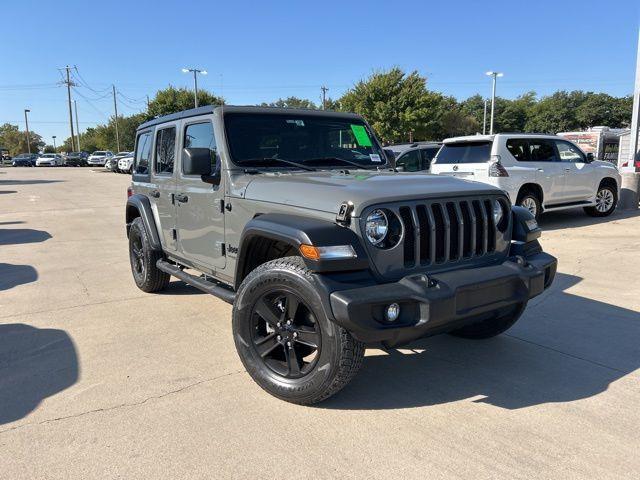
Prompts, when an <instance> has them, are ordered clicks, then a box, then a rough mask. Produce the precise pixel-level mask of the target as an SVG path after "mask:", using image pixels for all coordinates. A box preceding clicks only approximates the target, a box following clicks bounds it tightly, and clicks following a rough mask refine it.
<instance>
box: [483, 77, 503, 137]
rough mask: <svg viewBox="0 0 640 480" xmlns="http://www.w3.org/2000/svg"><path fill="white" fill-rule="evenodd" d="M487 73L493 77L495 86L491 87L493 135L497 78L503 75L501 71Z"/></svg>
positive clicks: (491, 130)
mask: <svg viewBox="0 0 640 480" xmlns="http://www.w3.org/2000/svg"><path fill="white" fill-rule="evenodd" d="M487 75H488V76H490V77H493V86H492V88H491V122H490V124H489V135H493V112H494V110H495V106H496V78H497V77H503V76H504V73H501V72H487Z"/></svg>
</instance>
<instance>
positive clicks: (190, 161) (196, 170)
mask: <svg viewBox="0 0 640 480" xmlns="http://www.w3.org/2000/svg"><path fill="white" fill-rule="evenodd" d="M182 172H183V173H184V174H185V175H199V176H200V177H201V178H202V181H203V182H206V183H210V184H212V185H218V184H219V183H220V165H219V164H218V163H216V168H215V171H214V172H213V173H212V172H211V150H209V149H208V148H195V147H194V148H183V149H182Z"/></svg>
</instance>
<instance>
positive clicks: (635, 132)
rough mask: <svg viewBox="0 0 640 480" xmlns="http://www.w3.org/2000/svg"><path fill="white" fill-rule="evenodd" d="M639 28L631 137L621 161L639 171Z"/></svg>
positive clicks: (632, 169) (631, 168)
mask: <svg viewBox="0 0 640 480" xmlns="http://www.w3.org/2000/svg"><path fill="white" fill-rule="evenodd" d="M639 137H640V30H639V31H638V53H637V58H636V84H635V88H634V92H633V113H632V115H631V138H629V155H630V157H629V158H628V159H624V158H623V159H622V162H623V163H624V162H625V161H628V162H629V163H628V165H629V171H631V172H633V171H640V170H639V169H638V167H636V163H635V162H636V160H640V159H637V158H636V154H637V153H638V143H640V138H639Z"/></svg>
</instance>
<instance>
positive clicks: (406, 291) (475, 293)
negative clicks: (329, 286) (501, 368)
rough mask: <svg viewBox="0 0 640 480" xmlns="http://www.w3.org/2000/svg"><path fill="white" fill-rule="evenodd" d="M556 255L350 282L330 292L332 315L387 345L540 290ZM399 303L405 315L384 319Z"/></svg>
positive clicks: (354, 332)
mask: <svg viewBox="0 0 640 480" xmlns="http://www.w3.org/2000/svg"><path fill="white" fill-rule="evenodd" d="M556 267H557V261H556V259H555V258H554V257H552V256H551V255H548V254H546V253H538V254H536V255H533V256H532V257H529V258H527V259H526V260H525V264H519V263H518V262H517V261H516V260H515V259H510V260H507V261H505V262H504V263H502V264H500V265H493V266H487V267H482V268H473V269H466V270H457V271H451V272H445V273H439V274H434V275H425V274H416V275H410V276H407V277H404V278H403V279H401V280H399V281H398V282H395V283H385V284H377V285H370V286H364V287H359V288H348V289H344V290H342V289H341V290H337V291H333V292H331V293H330V294H329V304H330V308H331V312H332V314H333V318H334V320H335V321H336V323H338V324H339V325H341V326H342V327H344V328H345V329H347V330H348V331H350V332H351V333H352V335H353V336H354V337H355V338H357V339H358V340H360V341H363V342H366V343H379V342H382V343H383V344H385V345H388V346H394V345H398V344H403V343H407V342H409V341H411V340H415V339H417V338H420V337H426V336H431V335H435V334H438V333H443V332H447V331H450V330H453V329H456V328H459V327H461V326H463V325H466V324H469V323H473V322H474V321H479V320H482V319H484V318H486V316H487V315H490V314H491V313H492V312H495V311H498V310H504V309H508V308H510V307H513V306H515V305H517V304H523V303H526V302H527V301H528V300H529V299H531V298H533V297H535V296H536V295H539V294H541V293H542V292H543V291H544V290H545V288H547V287H549V285H551V282H552V281H553V278H554V276H555V273H556ZM391 303H397V304H399V305H400V316H399V318H398V320H397V321H395V322H393V323H390V322H387V321H386V319H385V309H386V307H387V305H389V304H391Z"/></svg>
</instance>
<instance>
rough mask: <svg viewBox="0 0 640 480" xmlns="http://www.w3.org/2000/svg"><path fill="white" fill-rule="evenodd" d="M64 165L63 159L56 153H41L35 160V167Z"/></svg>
mask: <svg viewBox="0 0 640 480" xmlns="http://www.w3.org/2000/svg"><path fill="white" fill-rule="evenodd" d="M62 165H64V159H63V158H62V156H61V155H58V154H57V153H43V154H42V155H40V156H39V157H38V158H37V160H36V167H59V166H62Z"/></svg>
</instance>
